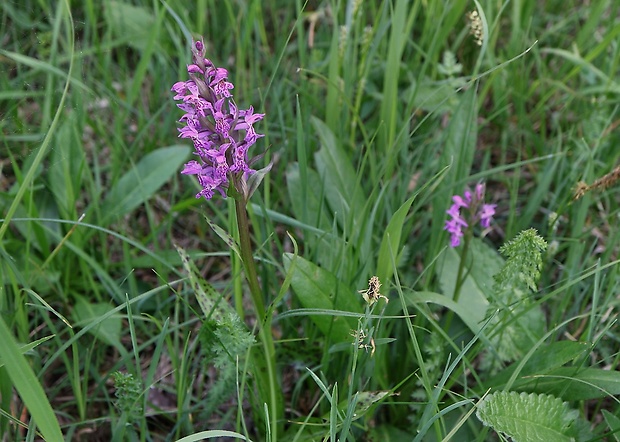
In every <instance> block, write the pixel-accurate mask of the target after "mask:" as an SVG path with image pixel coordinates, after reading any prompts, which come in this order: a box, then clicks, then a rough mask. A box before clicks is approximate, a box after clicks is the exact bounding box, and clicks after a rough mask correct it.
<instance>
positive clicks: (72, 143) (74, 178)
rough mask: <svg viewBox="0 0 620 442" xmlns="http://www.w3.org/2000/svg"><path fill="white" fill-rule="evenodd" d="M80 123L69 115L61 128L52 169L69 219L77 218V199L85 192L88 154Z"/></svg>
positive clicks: (51, 179) (52, 187)
mask: <svg viewBox="0 0 620 442" xmlns="http://www.w3.org/2000/svg"><path fill="white" fill-rule="evenodd" d="M76 126H77V121H75V119H74V118H68V119H67V120H65V122H64V123H63V124H62V126H60V128H59V129H58V133H57V134H56V142H55V144H56V147H55V149H54V150H52V152H51V159H50V165H49V171H48V179H49V187H50V190H51V192H52V194H53V195H54V200H55V202H56V205H57V206H58V210H59V212H60V215H61V217H62V218H65V219H71V218H76V217H77V213H76V210H75V201H76V200H77V196H78V194H79V193H80V192H81V191H82V172H83V168H84V165H85V155H84V149H83V146H82V143H81V140H80V138H79V135H78V131H77V128H76Z"/></svg>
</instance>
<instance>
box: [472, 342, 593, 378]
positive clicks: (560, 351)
mask: <svg viewBox="0 0 620 442" xmlns="http://www.w3.org/2000/svg"><path fill="white" fill-rule="evenodd" d="M589 350H590V345H589V344H588V343H586V342H576V341H558V342H553V343H551V344H549V345H544V346H541V347H539V348H538V350H536V352H535V353H534V354H533V355H532V357H531V358H530V359H529V360H528V361H527V362H526V363H525V365H524V366H523V369H522V370H521V372H520V373H519V377H518V378H517V380H516V382H515V383H514V384H513V388H517V387H518V386H520V385H523V383H524V382H526V383H529V382H531V378H530V379H527V378H526V377H530V376H534V375H544V374H547V373H550V372H551V371H552V370H554V369H557V368H559V367H561V366H562V365H564V364H566V363H568V362H570V361H573V360H575V359H578V358H580V357H582V356H583V355H584V354H585V353H586V352H588V351H589ZM520 362H521V361H519V362H516V363H514V364H512V365H511V366H510V367H507V368H506V369H504V370H503V371H501V372H499V373H498V374H496V375H495V376H493V377H492V378H490V379H489V381H490V382H489V383H488V384H485V387H484V388H485V389H486V388H490V387H493V388H500V387H502V386H503V385H504V384H505V383H506V382H507V381H508V380H509V379H510V377H511V376H512V375H513V373H514V371H515V369H516V368H517V366H518V365H519V364H520Z"/></svg>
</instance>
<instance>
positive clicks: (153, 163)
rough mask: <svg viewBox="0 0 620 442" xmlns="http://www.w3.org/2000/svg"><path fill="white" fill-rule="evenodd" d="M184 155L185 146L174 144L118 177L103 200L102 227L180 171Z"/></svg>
mask: <svg viewBox="0 0 620 442" xmlns="http://www.w3.org/2000/svg"><path fill="white" fill-rule="evenodd" d="M188 153H189V147H187V146H178V145H176V146H169V147H162V148H160V149H157V150H156V151H154V152H151V153H149V154H148V155H146V156H145V157H144V158H142V159H141V160H140V161H139V162H138V164H137V165H136V166H135V167H133V168H132V169H131V170H129V171H128V172H127V173H126V174H125V175H123V176H122V177H121V179H120V180H119V181H118V182H117V183H116V185H115V186H114V187H113V188H112V189H111V190H110V192H109V193H108V195H107V197H106V198H105V200H104V201H103V204H102V207H101V211H102V213H103V219H104V221H103V222H102V224H104V225H105V224H107V223H108V222H110V221H112V220H113V219H114V218H118V217H121V216H123V215H126V214H128V213H129V212H131V211H132V210H133V209H135V208H136V207H138V206H139V205H140V204H143V203H144V202H145V201H147V200H148V199H149V198H151V197H152V196H153V195H154V194H155V192H157V190H159V188H160V187H161V186H163V185H164V184H165V183H166V181H168V180H169V179H170V177H172V176H173V175H174V174H176V173H179V172H180V167H181V165H182V164H183V163H184V162H185V161H186V160H187V154H188Z"/></svg>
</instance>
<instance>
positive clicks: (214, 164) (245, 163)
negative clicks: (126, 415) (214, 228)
mask: <svg viewBox="0 0 620 442" xmlns="http://www.w3.org/2000/svg"><path fill="white" fill-rule="evenodd" d="M192 53H193V64H190V65H188V66H187V72H188V74H189V78H190V79H189V80H187V81H179V82H177V83H175V84H174V85H173V86H172V89H171V90H172V92H174V93H175V96H174V99H175V100H180V101H181V103H178V104H177V106H178V107H179V109H181V110H183V111H184V112H185V114H184V115H183V116H182V117H181V118H180V119H179V121H180V122H181V123H184V126H183V127H181V128H179V137H180V138H189V139H191V140H192V142H193V143H194V148H195V151H194V154H195V155H196V156H197V157H198V158H197V160H192V161H190V162H188V163H187V164H186V165H185V168H184V169H183V170H182V171H181V173H182V174H185V175H195V176H196V178H197V179H198V183H199V184H200V185H201V186H202V190H201V191H200V192H198V193H197V194H196V198H202V197H204V198H206V199H211V198H213V195H214V194H215V191H217V192H219V193H220V194H221V195H222V196H223V197H224V198H226V195H227V193H229V190H232V189H231V183H232V187H234V190H235V192H232V195H235V193H236V195H241V196H242V197H243V198H244V200H246V201H247V199H249V197H250V196H251V193H252V192H253V191H254V190H255V189H256V187H258V184H259V183H260V179H262V177H263V176H264V175H265V173H266V171H268V170H269V169H270V168H271V166H270V165H269V166H268V167H267V168H265V169H263V170H262V171H259V172H260V173H256V172H257V171H256V170H254V169H252V168H251V167H250V166H251V165H252V164H253V163H254V162H255V159H252V160H248V151H249V149H250V147H252V145H254V144H255V143H256V141H257V140H258V139H259V138H262V137H263V136H264V135H262V134H259V133H257V132H256V131H255V130H254V126H253V125H254V123H257V122H259V121H261V120H262V119H263V117H264V116H265V114H259V113H254V108H253V107H252V106H250V107H249V108H248V109H247V110H245V109H239V108H238V107H237V105H236V104H235V102H234V99H233V96H232V94H231V92H230V91H231V90H232V89H233V88H234V86H233V84H232V83H230V82H229V81H228V71H227V70H226V69H223V68H218V67H215V66H214V64H213V63H212V62H211V60H209V59H207V58H205V46H204V43H203V42H202V40H198V41H196V42H194V44H193V47H192ZM251 175H256V177H253V178H254V179H252V180H250V183H251V185H248V177H250V176H251Z"/></svg>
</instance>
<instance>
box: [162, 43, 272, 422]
mask: <svg viewBox="0 0 620 442" xmlns="http://www.w3.org/2000/svg"><path fill="white" fill-rule="evenodd" d="M205 52H206V49H205V45H204V43H203V41H202V40H198V41H195V42H194V43H193V45H192V55H193V57H192V64H190V65H188V66H187V72H188V74H189V80H186V81H179V82H177V83H175V84H174V85H173V86H172V91H173V92H174V93H175V96H174V99H175V100H180V101H181V102H180V103H179V104H177V106H178V107H179V108H180V109H181V110H183V111H184V112H185V114H184V115H183V116H182V117H181V119H180V120H179V121H180V122H181V123H182V127H181V128H179V137H181V138H189V139H191V140H192V142H193V144H194V149H195V150H194V154H195V155H196V157H197V159H194V160H191V161H189V162H188V163H187V164H185V168H184V169H183V171H182V172H181V173H182V174H185V175H195V176H196V178H197V179H198V183H199V184H200V187H201V190H200V191H199V192H198V193H197V194H196V198H203V197H204V198H205V199H207V200H209V199H211V198H213V197H214V195H215V193H216V192H218V193H220V194H221V195H222V197H224V198H226V197H227V196H230V197H232V198H233V199H234V200H235V215H236V223H237V227H238V229H237V231H238V241H239V248H238V250H239V254H240V257H241V261H242V264H243V268H244V273H245V277H246V280H247V282H248V286H249V289H250V293H251V296H252V301H253V304H254V313H255V314H256V317H257V319H258V321H257V323H258V324H260V328H259V330H258V334H259V338H260V341H261V344H262V346H261V347H262V348H261V349H260V350H259V349H257V350H255V351H254V352H252V353H253V360H254V369H255V370H254V374H255V377H256V384H257V387H258V391H259V395H260V401H261V403H263V404H264V403H268V404H269V418H270V420H271V422H270V426H271V428H272V431H276V429H277V427H278V426H280V425H281V422H282V421H283V420H282V417H283V406H282V404H283V401H282V400H281V390H280V387H279V386H278V382H277V375H276V361H275V347H274V343H273V336H272V335H271V315H270V314H268V313H266V310H265V302H264V300H263V292H262V290H261V287H260V284H259V282H258V275H257V272H256V265H255V263H254V255H253V252H252V243H251V239H250V225H249V219H248V214H247V208H246V206H247V203H248V200H249V198H250V197H251V196H252V193H253V192H254V191H255V190H256V188H257V187H258V185H259V184H260V182H261V181H262V179H263V177H264V176H265V174H266V173H267V172H268V171H269V169H270V168H271V164H270V165H268V166H267V167H265V168H264V169H262V170H258V171H257V170H254V169H253V168H252V166H253V165H254V164H255V163H256V162H257V161H258V160H260V158H261V157H262V155H256V156H255V157H253V158H251V159H249V156H248V155H249V150H250V148H251V147H252V146H253V145H254V144H255V143H256V141H257V140H258V139H260V138H261V137H263V136H264V135H262V134H259V133H257V132H256V131H255V130H254V124H255V123H257V122H259V121H261V120H262V119H263V117H264V116H265V114H260V113H255V112H254V108H253V107H252V106H250V107H248V108H247V109H240V108H239V107H238V106H237V104H236V103H235V101H234V99H233V96H232V93H231V92H230V91H231V90H232V89H233V88H234V86H233V84H232V83H231V82H229V81H228V71H227V70H226V69H223V68H219V67H216V66H215V65H214V64H213V62H212V61H211V60H209V59H208V58H206V57H205ZM240 295H241V294H240ZM237 304H238V305H242V304H243V303H242V302H238V303H237ZM240 314H241V315H243V312H240ZM261 407H262V405H261Z"/></svg>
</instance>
